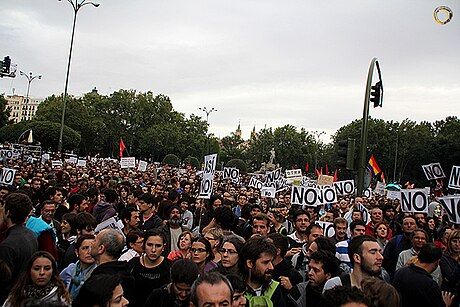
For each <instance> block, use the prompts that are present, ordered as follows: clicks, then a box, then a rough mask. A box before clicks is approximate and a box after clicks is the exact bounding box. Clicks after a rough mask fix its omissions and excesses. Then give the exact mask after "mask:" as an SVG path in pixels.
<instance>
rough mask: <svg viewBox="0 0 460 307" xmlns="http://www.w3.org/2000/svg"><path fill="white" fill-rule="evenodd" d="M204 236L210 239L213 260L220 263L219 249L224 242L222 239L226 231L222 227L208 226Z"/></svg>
mask: <svg viewBox="0 0 460 307" xmlns="http://www.w3.org/2000/svg"><path fill="white" fill-rule="evenodd" d="M203 237H204V238H205V239H206V240H208V241H209V243H210V244H211V247H212V253H213V254H214V259H213V261H214V262H215V263H219V262H220V260H221V255H220V253H219V251H218V249H219V247H220V246H221V244H222V240H223V239H224V232H223V231H222V229H221V228H218V227H212V228H208V229H207V230H206V231H205V232H204V233H203Z"/></svg>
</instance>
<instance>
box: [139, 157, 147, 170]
mask: <svg viewBox="0 0 460 307" xmlns="http://www.w3.org/2000/svg"><path fill="white" fill-rule="evenodd" d="M137 170H138V171H140V172H145V171H146V170H147V162H146V161H142V160H140V161H139V165H138V166H137Z"/></svg>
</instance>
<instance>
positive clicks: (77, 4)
mask: <svg viewBox="0 0 460 307" xmlns="http://www.w3.org/2000/svg"><path fill="white" fill-rule="evenodd" d="M58 1H62V0H58ZM67 2H69V3H70V4H71V5H72V8H73V13H74V14H73V26H72V36H71V39H70V50H69V59H68V61H67V72H66V77H65V89H64V98H63V104H62V118H61V132H60V133H59V143H58V152H61V151H62V135H63V133H64V119H65V108H66V99H67V88H68V86H69V74H70V62H71V60H72V49H73V39H74V36H75V24H76V23H77V14H78V11H79V10H80V9H81V8H82V7H84V6H85V5H87V4H91V5H92V6H94V7H98V6H99V3H94V2H86V0H82V1H81V2H78V0H67Z"/></svg>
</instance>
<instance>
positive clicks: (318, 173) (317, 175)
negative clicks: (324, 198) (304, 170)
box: [316, 169, 321, 177]
mask: <svg viewBox="0 0 460 307" xmlns="http://www.w3.org/2000/svg"><path fill="white" fill-rule="evenodd" d="M319 175H321V174H320V172H319V171H318V170H317V169H316V177H319Z"/></svg>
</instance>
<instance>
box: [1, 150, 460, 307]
mask: <svg viewBox="0 0 460 307" xmlns="http://www.w3.org/2000/svg"><path fill="white" fill-rule="evenodd" d="M41 162H42V161H35V162H30V161H29V162H26V161H22V160H20V159H11V160H8V161H6V160H5V161H4V167H8V168H11V169H13V168H14V169H16V174H15V179H14V182H13V185H10V186H1V187H0V203H1V205H0V276H1V278H0V303H1V304H3V306H13V307H15V306H85V307H87V306H127V305H128V304H129V306H141V307H143V306H161V307H163V306H164V307H167V306H199V307H205V306H275V307H277V306H280V307H283V306H299V307H300V306H381V307H384V306H388V307H394V306H459V299H458V295H459V286H460V230H459V227H458V225H456V224H452V223H450V222H449V220H448V219H447V216H446V215H444V214H442V211H441V210H439V207H440V206H439V203H437V201H436V198H435V197H433V199H432V202H431V203H430V205H429V210H428V213H407V212H406V213H405V212H402V211H401V206H400V203H399V200H398V199H389V198H386V197H385V196H380V195H374V196H372V197H370V198H367V197H355V196H353V195H341V196H340V197H339V199H338V201H337V202H335V203H328V204H324V205H321V206H316V207H305V208H302V207H300V206H298V205H293V204H291V192H290V188H289V187H286V188H285V189H283V190H282V191H279V192H277V193H276V196H275V197H274V198H267V197H263V196H261V194H260V191H259V190H258V189H256V188H253V187H249V185H248V182H249V178H250V176H248V175H247V176H241V178H240V179H239V181H238V182H233V181H231V180H228V179H222V178H221V176H220V175H218V174H216V176H215V179H214V186H213V190H212V196H211V197H210V199H202V198H199V197H198V195H199V189H200V176H199V172H197V171H196V170H194V169H190V168H185V169H178V168H173V167H169V166H167V165H161V166H160V165H154V164H152V165H149V166H148V168H147V170H146V171H138V170H136V169H128V168H121V167H120V165H119V163H118V162H116V161H113V160H103V159H99V160H89V161H88V162H87V165H86V166H84V167H81V166H76V165H74V164H72V163H65V162H64V163H63V165H62V166H60V165H58V166H56V165H55V167H54V168H53V167H52V162H51V161H47V162H45V163H41Z"/></svg>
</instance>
